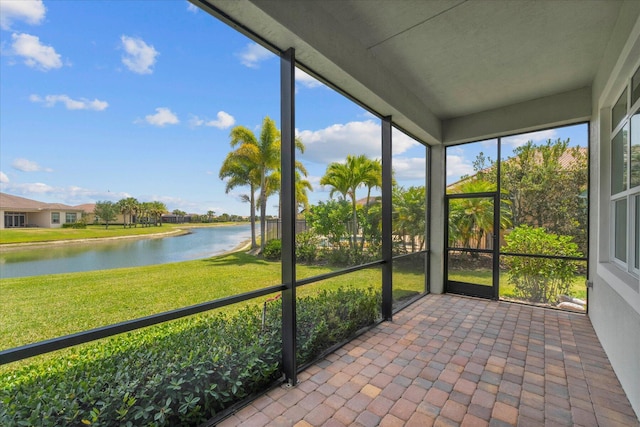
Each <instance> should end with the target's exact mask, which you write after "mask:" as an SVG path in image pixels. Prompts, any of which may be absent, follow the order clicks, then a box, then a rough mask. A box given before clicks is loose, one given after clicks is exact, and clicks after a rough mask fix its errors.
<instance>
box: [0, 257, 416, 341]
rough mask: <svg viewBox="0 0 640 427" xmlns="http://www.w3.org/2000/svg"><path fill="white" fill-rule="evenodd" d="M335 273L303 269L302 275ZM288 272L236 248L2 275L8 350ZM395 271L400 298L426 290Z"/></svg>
mask: <svg viewBox="0 0 640 427" xmlns="http://www.w3.org/2000/svg"><path fill="white" fill-rule="evenodd" d="M334 270H335V268H331V267H327V266H305V265H298V266H297V272H298V277H310V276H316V275H319V274H323V273H327V272H330V271H334ZM280 274H281V265H280V263H279V262H270V261H264V260H262V259H259V258H256V257H254V256H251V255H247V254H245V253H242V252H236V253H233V254H229V255H225V256H219V257H213V258H208V259H203V260H196V261H185V262H177V263H170V264H162V265H152V266H144V267H132V268H121V269H114V270H101V271H92V272H82V273H68V274H54V275H48V276H33V277H22V278H8V279H2V280H0V295H2V296H3V297H2V298H1V299H0V349H6V348H10V347H15V346H20V345H24V344H27V343H31V342H37V341H40V340H44V339H48V338H53V337H56V336H61V335H66V334H70V333H74V332H79V331H82V330H86V329H91V328H95V327H99V326H104V325H108V324H112V323H117V322H120V321H124V320H129V319H133V318H137V317H142V316H147V315H150V314H155V313H159V312H163V311H167V310H172V309H176V308H180V307H185V306H189V305H192V304H197V303H201V302H205V301H210V300H214V299H218V298H222V297H225V296H229V295H235V294H240V293H244V292H248V291H251V290H255V289H260V288H264V287H267V286H271V285H277V284H279V283H281V281H280ZM394 274H395V276H396V277H394V279H395V280H396V282H397V283H398V285H397V289H396V290H395V296H397V297H398V298H401V297H402V296H405V295H406V294H414V293H415V291H416V290H420V287H419V285H417V283H419V280H417V279H416V275H415V274H413V273H411V272H396V273H394ZM422 277H423V278H424V276H422ZM423 280H424V279H423ZM380 283H381V274H380V270H379V269H367V270H362V271H358V272H355V273H351V274H347V275H343V276H338V277H334V278H332V279H328V280H325V281H322V282H321V283H318V284H313V285H309V286H304V287H301V288H299V289H298V291H297V294H298V295H299V296H305V295H309V294H311V293H314V292H315V290H316V289H318V288H319V287H322V288H323V289H336V288H339V287H341V286H353V287H362V288H367V287H377V288H380ZM403 283H407V285H403ZM422 283H424V282H422ZM422 286H423V287H424V285H422ZM416 287H417V289H414V288H416ZM264 299H266V297H265V298H264ZM264 299H260V301H257V302H258V303H262V302H263V301H264ZM253 302H254V303H255V302H256V301H255V300H254V301H253ZM233 309H237V308H236V307H234V308H233Z"/></svg>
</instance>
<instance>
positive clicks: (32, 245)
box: [0, 227, 193, 252]
mask: <svg viewBox="0 0 640 427" xmlns="http://www.w3.org/2000/svg"><path fill="white" fill-rule="evenodd" d="M192 228H193V227H192ZM190 233H191V231H189V230H183V229H176V230H171V231H164V232H161V233H153V234H135V235H131V236H113V237H91V238H87V239H66V240H52V241H49V242H23V243H3V244H0V252H4V251H10V250H15V249H42V248H48V247H55V246H62V245H74V244H78V245H87V244H91V243H98V244H99V243H108V242H113V241H117V240H134V239H162V238H164V237H176V236H184V235H185V234H190Z"/></svg>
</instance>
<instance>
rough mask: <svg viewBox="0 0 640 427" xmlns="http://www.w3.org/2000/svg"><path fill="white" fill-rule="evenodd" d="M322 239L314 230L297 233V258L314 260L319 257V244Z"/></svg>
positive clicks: (301, 260) (307, 260) (299, 259)
mask: <svg viewBox="0 0 640 427" xmlns="http://www.w3.org/2000/svg"><path fill="white" fill-rule="evenodd" d="M319 243H320V239H319V238H318V236H317V235H316V234H315V233H314V232H312V231H303V232H302V233H298V234H296V260H298V261H300V262H313V261H315V260H316V258H317V257H318V244H319Z"/></svg>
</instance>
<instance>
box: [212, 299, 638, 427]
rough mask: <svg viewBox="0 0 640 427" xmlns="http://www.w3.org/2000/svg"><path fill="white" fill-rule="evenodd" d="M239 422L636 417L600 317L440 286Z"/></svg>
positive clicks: (505, 422)
mask: <svg viewBox="0 0 640 427" xmlns="http://www.w3.org/2000/svg"><path fill="white" fill-rule="evenodd" d="M298 380H299V383H298V384H297V385H296V386H295V387H291V388H287V387H278V388H276V389H273V390H271V391H270V392H268V393H267V394H266V395H264V396H262V397H260V398H258V399H257V400H255V401H254V402H253V403H252V404H250V405H249V406H247V407H245V408H243V409H242V410H240V411H238V412H237V413H236V414H234V415H232V416H231V417H229V418H227V419H226V420H224V421H223V422H222V423H221V424H220V425H221V426H224V427H228V426H236V425H237V426H244V427H246V426H265V425H268V426H405V425H406V426H421V427H422V426H496V427H498V426H543V425H546V426H585V427H588V426H616V427H618V426H635V427H638V426H639V425H640V423H639V422H638V418H637V417H636V415H635V413H634V411H633V409H632V408H631V405H630V404H629V401H628V399H627V397H626V395H625V394H624V392H623V390H622V388H621V386H620V383H619V382H618V379H617V377H616V375H615V373H614V372H613V370H612V368H611V365H610V363H609V360H608V359H607V356H606V354H605V353H604V351H603V350H602V346H601V345H600V343H599V341H598V339H597V337H596V335H595V332H594V330H593V328H592V326H591V323H590V321H589V318H588V317H586V316H584V315H581V314H573V313H566V312H560V311H555V310H550V309H542V308H536V307H530V306H525V305H520V304H512V303H506V302H495V301H485V300H478V299H472V298H465V297H459V296H453V295H429V296H427V297H425V298H423V299H422V300H420V301H418V302H416V303H415V304H413V305H411V306H410V307H408V308H406V309H404V310H403V311H401V312H400V313H397V314H396V315H394V319H393V322H384V323H382V324H380V325H379V326H377V327H376V328H374V329H372V330H370V331H369V332H367V333H365V334H364V335H362V336H361V337H359V338H358V339H356V340H354V341H351V342H350V343H348V344H346V345H345V346H344V347H342V348H341V349H339V350H337V351H335V352H334V353H332V354H330V355H328V356H327V357H326V358H325V359H323V360H321V361H320V362H318V363H316V364H315V365H313V366H311V367H310V368H308V369H306V370H305V371H304V372H302V373H301V374H300V375H299V377H298Z"/></svg>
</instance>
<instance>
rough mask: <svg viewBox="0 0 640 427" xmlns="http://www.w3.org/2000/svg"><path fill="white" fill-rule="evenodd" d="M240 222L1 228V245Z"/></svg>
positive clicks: (140, 234)
mask: <svg viewBox="0 0 640 427" xmlns="http://www.w3.org/2000/svg"><path fill="white" fill-rule="evenodd" d="M237 224H239V223H214V224H163V225H162V226H161V227H141V226H140V227H135V228H124V227H122V225H110V226H109V228H105V227H104V225H88V226H87V228H18V229H6V228H3V229H0V246H2V245H3V244H9V243H39V242H43V243H45V242H55V241H59V240H79V239H103V238H109V237H123V236H144V235H149V234H157V233H168V232H171V231H176V230H183V229H185V228H189V227H193V226H197V227H220V226H225V225H237Z"/></svg>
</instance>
